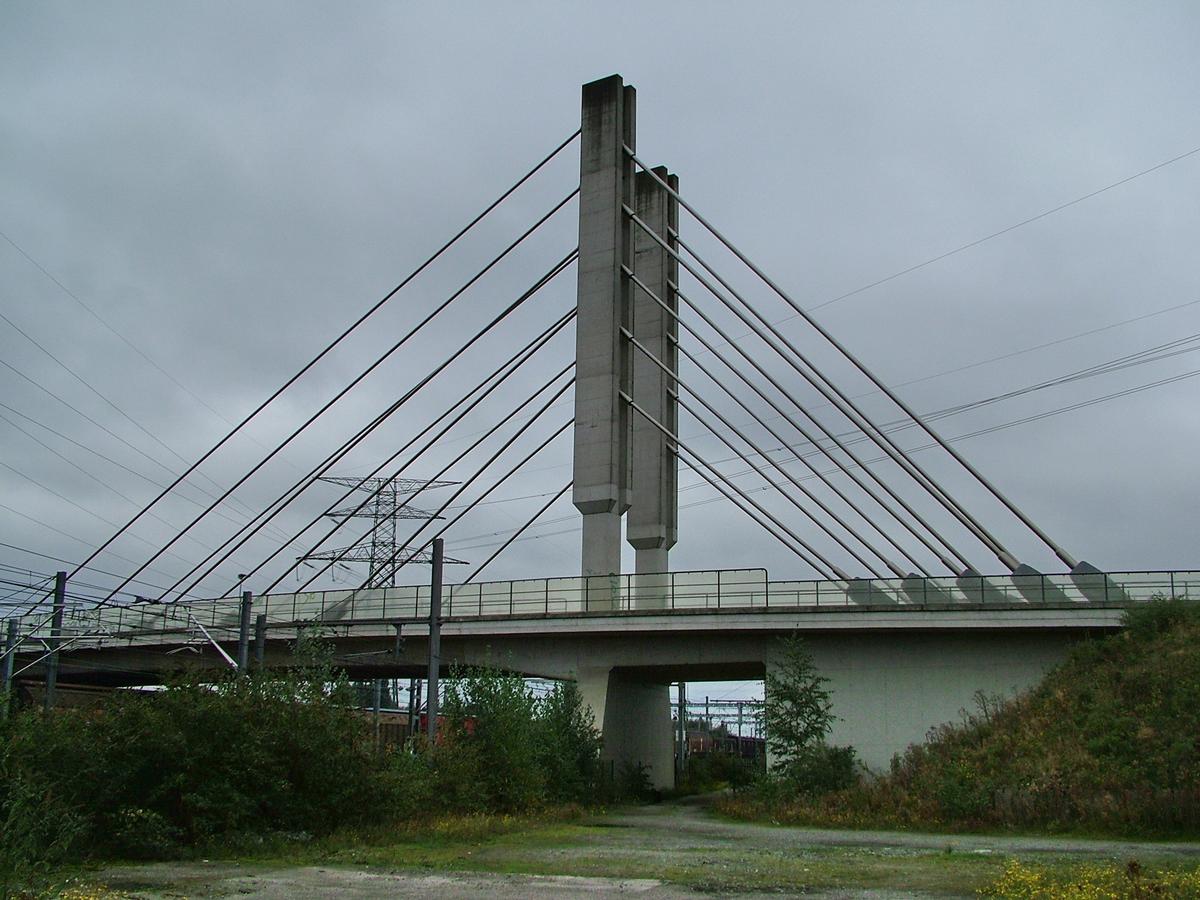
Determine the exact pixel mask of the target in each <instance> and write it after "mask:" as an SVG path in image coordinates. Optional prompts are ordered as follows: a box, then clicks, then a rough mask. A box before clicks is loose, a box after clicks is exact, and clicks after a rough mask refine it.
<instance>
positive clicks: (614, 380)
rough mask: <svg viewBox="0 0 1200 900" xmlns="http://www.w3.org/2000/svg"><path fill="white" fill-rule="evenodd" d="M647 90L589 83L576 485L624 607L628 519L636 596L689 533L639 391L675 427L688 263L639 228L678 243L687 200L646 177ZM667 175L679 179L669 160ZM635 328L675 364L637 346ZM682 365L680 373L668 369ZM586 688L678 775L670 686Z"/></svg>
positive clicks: (610, 724) (654, 599)
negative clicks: (681, 291)
mask: <svg viewBox="0 0 1200 900" xmlns="http://www.w3.org/2000/svg"><path fill="white" fill-rule="evenodd" d="M636 107H637V93H636V91H635V90H634V88H633V87H632V86H630V85H626V84H625V83H624V82H623V80H622V78H621V76H619V75H613V76H610V77H608V78H603V79H600V80H599V81H594V82H592V83H590V84H586V85H584V86H583V110H582V133H581V143H580V166H579V188H580V192H579V264H578V271H579V282H578V300H577V303H578V318H577V320H576V373H575V374H576V382H575V433H574V439H575V444H574V486H573V488H572V500H573V501H574V503H575V506H576V508H577V509H578V510H579V512H580V513H581V514H582V516H583V553H582V570H583V571H582V574H583V576H584V577H585V578H586V579H587V582H586V585H587V587H586V591H587V606H588V609H590V610H603V609H610V608H613V607H614V606H615V604H616V601H617V592H616V584H615V578H614V576H618V575H620V574H621V538H622V535H621V531H622V517H623V516H624V515H625V514H626V513H627V512H628V519H627V521H626V522H625V531H626V535H625V536H626V538H627V540H628V541H629V543H630V544H631V545H632V546H633V548H634V551H635V575H636V578H635V589H636V603H637V605H638V606H639V607H644V608H653V607H655V606H659V607H661V606H662V605H663V603H664V599H665V590H664V588H665V585H666V582H667V580H668V578H669V576H668V575H666V574H665V573H667V572H668V571H669V563H668V553H669V551H670V549H671V547H672V546H673V545H674V544H675V540H676V532H677V525H676V520H677V510H678V500H677V494H676V490H677V482H676V471H677V465H678V461H677V458H676V448H675V447H674V446H672V445H671V443H670V442H669V440H668V439H667V438H666V437H665V436H664V435H663V433H662V431H661V430H660V429H659V428H657V427H655V426H654V425H653V424H652V423H650V422H648V421H646V419H645V418H644V417H642V416H639V415H635V414H634V413H633V412H632V410H631V409H630V407H629V404H628V402H627V400H626V398H629V397H632V398H633V399H634V401H635V402H636V403H637V404H638V406H640V407H641V408H642V409H644V410H646V411H647V413H649V415H651V416H653V417H654V418H655V419H656V420H657V421H658V422H660V423H661V424H662V425H664V426H665V427H666V428H667V429H668V431H669V432H670V433H671V434H675V433H676V422H677V412H676V400H675V385H674V383H673V381H674V379H673V377H672V375H673V374H674V373H675V372H676V371H677V354H676V350H675V343H674V342H675V338H676V325H675V320H674V317H673V316H671V315H670V313H669V312H668V311H667V310H666V309H664V308H663V306H662V305H661V304H660V303H659V302H658V301H657V300H655V299H654V298H652V297H651V296H649V295H648V294H647V293H646V292H644V291H642V290H640V289H637V288H635V286H634V284H633V282H632V281H631V278H630V275H631V274H633V273H636V274H637V276H638V279H639V280H640V281H641V282H642V283H643V284H644V285H645V286H646V288H647V289H648V290H649V291H652V292H653V293H654V295H655V296H656V297H658V298H663V299H664V300H665V302H666V304H667V306H668V307H673V306H674V304H675V303H676V301H675V299H674V290H673V289H672V287H671V285H672V284H673V283H675V282H676V280H677V277H678V276H677V270H676V267H677V265H678V264H677V263H676V262H675V260H674V259H673V258H672V257H671V256H670V254H669V253H667V252H666V251H665V250H664V249H663V248H662V247H661V245H659V244H658V243H657V242H656V241H654V240H653V239H652V238H650V237H649V236H648V235H645V234H644V233H642V232H641V231H640V230H638V231H637V233H636V235H635V229H634V227H633V223H632V221H631V219H630V215H629V213H630V212H631V211H632V212H634V213H636V215H637V216H638V218H639V219H641V220H642V221H643V222H645V223H647V225H648V226H649V227H650V228H651V229H652V230H653V231H654V233H655V234H656V235H658V236H659V237H660V238H662V240H663V241H664V242H667V243H669V244H670V243H673V242H674V237H673V235H672V229H674V228H676V227H677V226H678V201H676V200H675V198H674V197H673V196H671V194H670V193H669V192H668V191H666V190H664V189H663V188H662V187H661V185H660V184H659V183H658V182H657V181H656V180H655V179H654V178H653V177H651V176H650V175H649V174H648V173H645V172H642V173H638V174H636V175H635V171H634V162H633V159H632V155H631V154H632V152H633V151H634V150H635V149H636V144H635V141H636V119H637V115H636ZM654 171H655V173H656V174H657V175H658V176H659V177H660V178H662V179H664V180H665V181H666V182H667V183H668V184H670V185H671V187H672V189H675V187H676V185H677V184H678V180H677V179H676V178H675V176H673V175H671V174H670V173H669V172H668V171H667V170H666V169H665V168H658V169H655V170H654ZM631 337H632V338H634V339H636V340H637V341H638V342H639V343H640V344H641V345H642V346H643V347H645V348H646V349H647V350H649V351H650V353H651V354H653V356H654V357H655V358H656V359H657V360H659V361H660V362H662V363H664V364H665V366H666V369H664V368H663V367H661V366H659V365H656V364H655V363H654V362H653V361H651V360H649V359H646V358H645V357H644V356H642V355H641V354H636V356H637V358H636V359H635V354H634V352H633V350H632V348H631V345H630V338H631ZM669 373H670V374H669ZM578 674H579V685H580V690H581V691H582V693H583V697H584V700H585V702H587V703H588V705H589V706H590V707H591V709H592V712H593V715H594V716H595V720H596V724H597V726H599V727H600V729H601V732H602V734H603V736H604V755H605V757H606V759H608V760H610V761H612V762H613V763H614V764H618V763H622V762H629V763H635V764H642V765H645V766H647V767H648V768H649V773H650V778H651V780H652V782H653V783H654V784H655V786H657V787H670V786H671V784H672V779H673V775H674V763H673V752H674V751H673V743H672V738H673V735H672V729H671V712H670V694H669V687H668V685H667V684H660V683H655V682H646V681H644V680H641V679H639V678H637V677H634V676H631V675H629V674H627V673H624V672H622V671H619V670H617V669H614V668H613V667H611V666H606V665H605V664H604V660H601V659H595V660H581V661H580V669H579V673H578Z"/></svg>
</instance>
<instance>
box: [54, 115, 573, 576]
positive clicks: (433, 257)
mask: <svg viewBox="0 0 1200 900" xmlns="http://www.w3.org/2000/svg"><path fill="white" fill-rule="evenodd" d="M579 134H580V132H579V131H578V130H577V131H575V132H574V133H573V134H572V135H571V136H570V137H568V138H567V139H566V140H564V141H563V142H562V143H560V144H559V145H558V146H557V147H555V148H554V150H552V151H551V152H550V153H549V154H547V156H546V157H545V158H544V159H542V160H541V161H540V162H539V163H537V165H535V166H534V167H533V168H532V169H530V170H529V171H528V172H527V173H526V174H525V175H523V176H522V177H521V178H519V179H518V180H517V181H516V182H515V183H514V184H513V185H512V186H511V187H509V188H508V189H507V190H506V191H504V193H502V194H501V195H500V196H499V197H498V198H497V199H496V200H494V201H492V202H491V203H490V204H488V206H486V207H485V208H484V209H483V211H482V212H480V213H479V214H478V215H477V216H476V217H475V218H474V219H472V220H471V221H470V222H468V223H467V225H465V226H464V227H463V228H462V229H460V230H459V231H458V232H457V233H456V234H455V235H454V236H453V237H452V238H450V240H448V241H446V242H445V243H444V244H442V246H441V247H439V248H438V249H437V250H436V251H435V252H434V253H433V254H432V255H431V256H429V257H428V258H427V259H426V260H425V261H424V262H423V263H421V264H420V265H419V266H417V267H416V268H415V269H414V270H413V271H412V272H411V273H409V274H408V275H407V276H405V278H404V279H403V280H402V281H401V282H400V283H399V284H398V285H396V287H394V288H393V289H392V290H391V291H389V292H388V293H387V294H385V295H384V296H383V297H381V298H380V299H379V300H378V301H376V303H375V304H374V305H372V306H371V307H370V308H369V309H368V310H367V311H366V312H364V313H363V314H362V315H360V316H359V317H358V318H357V319H356V320H355V321H354V322H352V323H351V324H350V325H349V326H348V327H347V328H346V329H345V330H343V331H342V333H341V334H339V335H338V336H337V337H336V338H334V339H333V340H332V341H331V342H330V343H329V344H327V345H326V346H325V347H324V349H322V350H321V351H320V352H319V353H317V355H316V356H314V357H312V359H310V360H309V361H308V362H307V363H305V364H304V365H303V366H302V367H301V368H300V369H299V370H298V371H297V372H296V373H295V374H294V375H292V376H291V377H290V378H289V379H288V380H287V381H285V382H284V383H283V384H282V385H281V386H280V387H278V388H276V389H275V391H273V392H272V393H271V395H270V396H268V397H267V399H266V400H264V401H262V403H260V404H259V405H258V406H257V407H255V408H254V410H253V411H251V412H250V413H249V415H247V416H245V417H244V418H243V419H242V420H241V421H240V422H239V423H238V424H237V425H235V426H234V427H233V429H232V430H231V431H229V432H228V433H227V434H226V435H225V436H224V437H223V438H221V439H220V440H219V441H217V443H216V444H214V445H213V446H212V447H211V448H210V449H209V450H207V451H206V452H205V453H204V454H203V455H201V456H200V458H199V459H197V460H196V461H195V462H194V463H192V464H191V466H189V467H188V469H186V470H185V471H184V473H183V474H182V475H181V476H179V478H178V479H176V481H175V482H173V483H172V484H171V486H170V487H169V488H167V490H165V491H163V492H162V493H160V494H159V495H158V496H157V497H155V498H154V499H153V500H151V501H150V503H149V504H147V506H145V507H144V508H143V510H142V512H139V513H138V514H137V515H135V516H134V517H133V518H132V519H130V520H129V522H127V523H126V524H125V525H124V526H123V527H122V528H121V529H120V530H119V531H118V532H117V533H116V534H114V535H113V536H112V537H110V538H109V539H108V540H107V541H105V542H104V543H103V544H101V545H100V546H99V547H97V548H96V549H95V550H94V551H93V552H92V554H91V555H90V556H89V557H88V558H87V559H85V560H84V563H89V562H91V561H92V560H93V559H95V558H96V557H97V556H98V555H99V554H100V553H101V552H103V551H104V549H105V548H107V547H108V545H109V544H111V543H112V542H113V541H114V540H116V539H117V538H118V537H119V536H120V534H121V533H122V532H124V531H125V530H126V529H128V528H129V527H130V526H132V525H133V524H134V523H136V522H137V521H138V519H140V518H141V516H142V515H143V514H144V513H145V512H146V510H148V509H150V507H152V506H154V505H155V504H157V503H158V502H159V501H160V500H161V499H162V498H163V497H165V496H166V495H167V494H168V493H170V491H172V490H174V489H175V487H177V486H178V485H179V484H180V483H181V482H182V481H183V479H184V478H186V477H187V476H188V475H190V474H191V473H192V472H193V471H195V470H196V469H197V468H199V467H200V466H201V465H203V463H204V462H205V461H206V460H207V459H209V457H211V456H212V455H213V454H214V453H216V452H217V451H218V450H219V449H221V447H223V446H224V445H225V444H226V443H228V441H229V440H230V439H231V438H232V437H233V436H234V435H235V434H236V433H237V432H238V431H240V430H241V429H242V428H243V427H245V425H246V424H247V423H249V422H250V421H251V420H252V419H254V418H255V417H256V416H258V414H259V413H260V412H262V411H263V410H264V409H266V407H267V406H269V405H270V404H271V403H273V402H274V401H275V400H276V398H278V397H279V396H280V395H281V394H282V393H283V392H284V391H286V390H287V389H288V388H289V387H291V386H292V385H293V384H295V383H296V382H297V381H298V380H299V379H300V378H302V377H303V376H304V375H305V374H306V373H307V372H308V371H309V370H310V369H312V368H313V366H315V365H316V364H317V363H318V362H319V361H320V360H322V359H323V358H324V357H325V356H327V355H328V354H329V353H330V352H331V351H332V350H333V349H334V348H335V347H337V346H338V345H339V344H340V343H341V342H342V341H343V340H344V339H345V338H346V337H347V336H349V335H350V334H351V333H352V332H354V331H355V330H357V329H358V327H359V326H360V325H362V324H363V322H365V321H367V319H369V318H370V317H371V316H373V315H374V314H375V313H376V312H377V311H378V310H379V309H381V308H382V307H383V306H384V304H386V303H387V302H388V301H389V300H391V299H392V297H394V296H395V295H396V294H397V293H399V292H400V291H401V290H402V289H403V288H404V287H405V286H406V285H407V284H409V283H410V282H411V281H412V280H413V279H414V278H416V277H417V276H418V275H420V274H421V273H422V272H424V271H425V270H426V269H427V268H428V267H429V266H431V265H432V264H433V263H434V262H435V261H436V260H437V259H438V258H439V257H441V256H442V254H444V253H445V252H446V251H447V250H449V249H450V248H451V247H452V246H453V245H454V244H456V243H457V242H458V240H459V239H460V238H461V237H462V236H463V235H465V234H466V233H467V232H468V231H470V230H471V229H472V228H474V227H475V225H477V224H478V223H479V222H480V221H482V220H483V219H484V217H486V216H487V215H488V214H489V213H490V212H491V211H492V210H494V209H495V208H496V207H497V206H499V205H500V204H501V203H503V202H504V200H506V199H507V198H508V197H509V196H510V195H511V194H512V193H513V192H514V191H516V190H517V189H518V188H520V187H521V186H522V185H523V184H525V182H527V181H528V180H529V179H530V178H532V177H533V176H534V175H535V174H536V173H537V172H539V171H540V170H541V169H542V167H543V166H545V165H546V164H547V163H549V162H550V160H552V159H553V158H554V157H555V156H557V155H558V154H559V153H560V152H561V151H562V150H563V149H564V148H565V147H566V146H567V145H568V144H570V143H571V142H572V141H574V140H575V138H576V137H578V136H579ZM72 574H74V573H72Z"/></svg>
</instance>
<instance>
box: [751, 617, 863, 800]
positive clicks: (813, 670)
mask: <svg viewBox="0 0 1200 900" xmlns="http://www.w3.org/2000/svg"><path fill="white" fill-rule="evenodd" d="M828 683H829V679H828V678H825V677H824V676H823V675H821V674H820V673H819V672H817V666H816V663H814V662H813V658H812V654H811V653H810V652H809V651H808V648H807V647H806V646H805V644H804V641H803V640H802V639H801V638H800V636H799V635H795V634H793V635H790V636H789V637H786V638H781V639H780V641H779V653H778V656H777V657H776V662H775V665H774V666H773V667H772V668H770V669H768V670H767V675H766V679H765V686H766V698H765V700H764V701H763V725H764V727H765V730H766V733H767V749H768V750H770V752H771V755H772V756H773V757H774V759H773V760H772V763H771V769H772V772H773V773H774V774H776V775H778V776H780V777H781V778H782V779H783V780H784V781H786V782H787V783H788V784H789V785H790V786H791V787H793V788H794V789H796V790H798V791H800V792H802V793H810V794H815V793H822V792H824V791H830V790H838V789H840V788H843V787H848V786H849V785H850V784H852V783H853V782H854V779H855V768H856V762H855V755H854V748H852V747H830V746H829V745H828V744H826V743H825V738H826V737H828V735H829V733H830V731H832V730H833V722H834V720H835V719H836V718H837V717H836V716H834V714H833V702H832V700H831V699H830V698H831V696H832V695H831V694H830V692H829V690H828V688H826V687H825V685H827V684H828Z"/></svg>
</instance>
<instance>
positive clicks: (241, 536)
mask: <svg viewBox="0 0 1200 900" xmlns="http://www.w3.org/2000/svg"><path fill="white" fill-rule="evenodd" d="M577 255H578V254H577V251H575V250H572V251H570V252H568V253H567V255H566V256H564V257H563V258H562V259H561V260H559V261H558V262H557V263H555V264H554V266H552V267H551V268H550V270H549V271H548V272H547V273H546V274H544V275H543V276H542V277H541V278H539V279H538V280H537V281H536V282H535V283H534V284H533V286H532V287H530V288H529V289H527V290H526V291H524V292H522V293H521V294H520V295H519V296H518V297H517V298H516V299H515V300H514V301H513V302H512V303H510V304H509V305H508V306H507V307H506V308H505V309H503V310H502V311H501V312H499V313H498V314H496V315H495V316H494V317H493V318H492V319H491V320H490V321H489V322H487V323H486V324H485V325H483V326H482V327H481V328H480V329H478V330H477V331H476V332H475V334H474V335H472V336H471V337H470V338H469V339H468V340H467V341H466V343H464V344H463V345H461V346H460V347H459V348H458V349H457V350H455V351H454V352H452V353H451V354H450V355H449V356H448V357H447V358H446V359H445V360H443V361H442V362H441V363H440V364H438V365H437V366H436V367H434V369H433V370H432V371H430V372H429V373H428V374H426V375H425V376H424V377H423V378H422V379H421V380H419V381H418V382H417V383H416V384H415V385H414V386H413V387H411V388H410V389H409V390H408V391H406V392H405V393H404V394H403V395H402V396H401V397H400V398H399V399H398V400H396V401H395V402H393V403H392V404H390V405H389V406H388V407H387V408H386V409H384V410H383V411H382V412H381V413H379V414H378V415H377V416H376V417H375V418H374V419H373V420H372V421H371V422H369V423H368V424H367V425H366V426H364V427H363V428H362V429H360V430H359V431H358V433H357V434H356V435H354V436H353V437H352V438H350V439H349V440H347V441H345V442H343V444H342V445H341V447H339V448H338V449H337V450H335V451H334V452H333V453H331V454H329V455H327V456H326V457H325V459H324V460H322V461H321V462H320V463H318V464H317V465H316V466H314V467H313V468H312V469H311V470H310V471H309V472H308V474H307V475H305V476H304V477H302V478H301V479H300V480H299V481H297V482H295V483H294V484H293V485H292V486H291V487H289V488H288V489H287V490H286V491H284V492H283V494H282V495H280V496H279V497H277V498H276V499H275V500H274V501H272V503H271V504H269V505H268V506H267V507H266V508H265V509H264V510H263V512H262V513H260V514H259V516H260V517H261V519H262V521H261V522H260V523H259V524H258V525H255V526H254V528H252V529H250V528H244V529H242V531H241V532H239V533H238V534H235V535H233V536H232V537H230V538H228V539H227V540H226V542H225V543H224V544H222V545H221V547H220V548H218V551H224V555H222V556H221V557H220V558H219V559H217V560H216V562H212V561H213V559H214V556H217V555H218V554H217V553H214V554H210V555H209V556H208V557H206V558H205V559H204V560H202V561H201V562H200V563H199V564H197V565H196V566H193V567H192V569H191V570H190V571H189V572H188V573H187V574H185V575H184V576H183V577H182V578H180V579H178V580H177V581H176V582H175V584H174V585H172V589H173V588H175V587H177V586H178V585H179V584H181V583H183V582H184V581H186V580H187V579H188V578H190V577H191V576H192V575H193V574H195V572H197V571H198V570H199V569H201V568H203V567H204V566H206V565H207V566H209V568H208V570H207V571H206V572H205V573H204V574H203V575H201V576H200V578H199V579H197V580H196V581H193V582H192V584H191V585H190V586H189V588H188V590H191V589H194V588H195V586H196V585H197V584H199V582H200V581H202V580H203V579H204V578H206V577H207V576H208V575H209V574H210V573H212V572H213V571H215V569H216V567H217V566H219V565H220V564H221V563H223V562H224V561H225V560H226V559H228V558H229V556H230V555H231V554H232V553H234V552H236V551H237V550H238V549H239V548H240V547H242V546H243V545H244V544H245V543H246V542H247V541H248V540H250V538H251V537H253V535H254V534H255V533H257V531H258V529H259V528H261V527H262V526H263V524H265V523H266V522H268V521H270V520H271V519H272V518H274V517H275V516H277V515H278V514H279V513H281V512H282V511H283V510H284V509H285V508H286V507H287V506H289V505H290V504H291V503H292V502H294V501H295V500H296V499H297V498H298V497H299V496H300V495H301V494H302V493H303V491H305V490H306V489H307V488H308V487H310V486H311V485H312V484H313V483H315V482H316V481H317V480H318V479H319V478H320V476H321V475H322V474H323V473H324V472H326V471H328V470H329V469H330V468H331V467H332V466H334V465H335V464H336V463H337V462H338V461H339V460H341V459H342V458H343V457H345V455H346V454H348V453H349V452H350V451H351V450H353V449H354V448H355V447H356V446H358V445H359V444H360V443H361V442H362V441H363V440H365V439H366V437H367V436H368V435H370V434H371V433H372V432H373V431H374V430H375V429H376V428H378V427H379V426H380V425H382V424H383V423H384V422H385V421H387V420H388V418H390V417H391V416H392V415H394V414H395V413H396V412H397V411H398V410H399V409H401V408H402V407H403V406H404V405H405V404H406V403H407V402H408V401H409V400H411V399H412V398H413V397H414V396H416V394H417V393H418V392H419V391H420V390H421V389H423V388H424V387H425V386H427V385H428V384H429V383H430V382H432V381H433V380H434V379H435V378H436V377H437V376H438V375H439V374H440V373H441V372H442V371H444V370H445V369H446V368H447V367H449V366H450V365H451V364H453V363H454V362H455V361H456V360H457V359H459V358H460V357H461V356H462V355H463V354H464V353H466V351H467V350H468V349H470V348H471V347H472V346H473V345H474V344H475V343H476V342H478V341H479V340H480V339H482V338H483V337H484V336H485V335H486V334H488V333H489V332H490V331H491V330H492V329H493V328H494V327H496V326H497V325H498V324H499V323H500V322H502V321H503V320H504V319H505V318H506V317H507V316H508V315H510V314H511V313H512V312H514V311H515V310H516V309H517V308H519V307H520V306H521V305H522V304H524V303H525V302H527V301H528V300H529V299H530V298H532V297H533V296H534V295H536V294H537V292H538V291H539V290H541V289H542V288H543V287H545V286H546V285H547V284H549V283H550V281H551V280H553V278H554V277H555V276H557V275H558V273H560V272H562V271H563V270H564V269H565V268H566V267H567V266H568V265H569V264H570V263H571V261H572V260H573V259H574V258H575V257H576V256H577ZM412 333H415V332H410V335H408V336H411V334H412ZM405 339H407V336H406V338H404V339H402V340H405ZM393 458H394V456H393ZM376 471H378V469H377V470H376ZM355 490H356V489H355V488H354V487H351V488H350V489H349V490H347V491H345V492H343V493H342V494H341V496H340V497H339V498H338V499H337V500H335V501H334V502H333V504H331V505H330V506H329V508H328V509H327V510H326V511H325V513H323V514H322V515H327V514H328V513H329V512H330V511H332V510H333V509H334V508H335V507H336V506H338V505H339V504H340V503H341V502H342V501H344V500H345V499H346V498H347V497H349V496H350V495H351V494H353V493H355ZM377 493H378V491H377V490H376V491H371V492H369V496H368V497H366V498H365V499H364V500H363V502H362V503H360V504H359V505H358V506H357V507H356V508H355V510H354V511H353V512H354V513H357V512H358V511H360V510H361V509H363V507H364V506H365V505H366V504H367V503H369V502H371V500H372V499H374V497H375V496H376V495H377ZM352 514H353V513H352ZM251 524H253V523H251ZM305 530H307V527H306V528H305ZM235 541H236V543H235ZM294 541H295V538H293V539H292V540H290V541H289V542H288V546H291V545H292V543H293V542H294ZM230 544H233V546H232V547H229V545H230ZM227 547H228V548H229V549H228V550H226V548H227ZM281 549H282V548H281ZM302 552H304V551H302ZM275 555H278V554H273V555H272V557H270V558H274V556H275ZM210 564H211V565H210ZM261 565H262V564H260V565H259V566H257V567H255V569H254V570H252V572H250V573H248V575H249V574H256V573H257V571H258V570H259V569H260V568H261Z"/></svg>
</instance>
